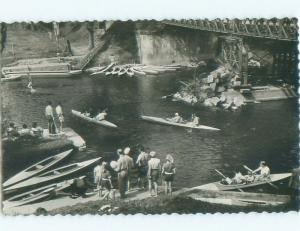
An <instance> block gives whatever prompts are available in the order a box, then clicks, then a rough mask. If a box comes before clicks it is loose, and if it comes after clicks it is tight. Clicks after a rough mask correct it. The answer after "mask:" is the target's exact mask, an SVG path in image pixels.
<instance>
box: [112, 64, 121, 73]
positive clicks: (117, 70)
mask: <svg viewBox="0 0 300 231" xmlns="http://www.w3.org/2000/svg"><path fill="white" fill-rule="evenodd" d="M120 70H121V68H120V67H119V66H115V67H114V68H113V69H112V71H111V74H112V75H117V74H119V71H120Z"/></svg>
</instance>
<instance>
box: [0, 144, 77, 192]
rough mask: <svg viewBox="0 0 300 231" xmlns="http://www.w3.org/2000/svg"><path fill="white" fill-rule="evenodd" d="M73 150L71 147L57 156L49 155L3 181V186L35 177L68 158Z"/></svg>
mask: <svg viewBox="0 0 300 231" xmlns="http://www.w3.org/2000/svg"><path fill="white" fill-rule="evenodd" d="M72 151H73V149H70V150H68V151H65V152H62V153H59V154H57V155H55V156H51V157H48V158H46V159H44V160H42V161H40V162H38V163H35V164H33V165H31V166H30V167H28V168H26V169H24V170H23V171H21V172H19V173H18V174H16V175H14V176H13V177H11V178H9V179H8V180H7V181H5V182H4V183H3V187H4V188H5V187H9V186H11V185H13V184H16V183H18V182H20V181H23V180H26V179H28V178H30V177H33V176H35V175H37V174H39V173H41V172H43V171H45V170H47V169H49V168H50V167H52V166H53V165H55V164H57V163H58V162H60V161H61V160H63V159H64V158H66V157H67V156H68V155H69V154H70V153H71V152H72Z"/></svg>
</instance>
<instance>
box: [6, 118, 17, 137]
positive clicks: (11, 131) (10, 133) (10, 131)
mask: <svg viewBox="0 0 300 231" xmlns="http://www.w3.org/2000/svg"><path fill="white" fill-rule="evenodd" d="M6 132H7V137H8V138H9V139H11V140H16V139H17V138H18V137H19V136H20V134H19V132H18V130H17V127H16V126H15V124H14V123H13V122H11V123H9V126H8V128H7V130H6Z"/></svg>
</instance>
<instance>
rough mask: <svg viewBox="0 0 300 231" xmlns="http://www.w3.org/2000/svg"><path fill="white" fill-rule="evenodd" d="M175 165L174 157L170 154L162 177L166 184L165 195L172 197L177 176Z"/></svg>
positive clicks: (163, 168) (164, 165)
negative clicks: (173, 183)
mask: <svg viewBox="0 0 300 231" xmlns="http://www.w3.org/2000/svg"><path fill="white" fill-rule="evenodd" d="M175 171H176V169H175V165H174V159H173V157H172V156H171V155H170V154H168V155H167V157H166V162H165V163H164V164H163V166H162V176H163V179H164V182H165V194H166V195H168V193H170V195H172V182H173V180H174V175H175Z"/></svg>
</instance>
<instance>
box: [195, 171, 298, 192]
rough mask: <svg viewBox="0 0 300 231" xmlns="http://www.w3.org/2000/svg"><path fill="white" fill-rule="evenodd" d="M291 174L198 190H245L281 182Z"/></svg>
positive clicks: (217, 183)
mask: <svg viewBox="0 0 300 231" xmlns="http://www.w3.org/2000/svg"><path fill="white" fill-rule="evenodd" d="M291 175H292V174H291V173H280V174H271V175H270V178H269V179H265V180H260V181H254V182H251V183H247V184H246V183H244V184H230V185H225V184H222V183H221V182H220V181H217V182H213V183H209V184H205V185H201V186H198V187H196V188H197V189H204V190H212V191H226V190H236V189H243V188H250V187H255V186H259V185H265V184H268V183H273V182H277V181H281V180H285V179H287V178H289V177H291Z"/></svg>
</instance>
